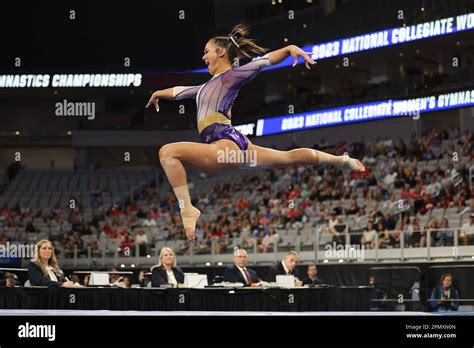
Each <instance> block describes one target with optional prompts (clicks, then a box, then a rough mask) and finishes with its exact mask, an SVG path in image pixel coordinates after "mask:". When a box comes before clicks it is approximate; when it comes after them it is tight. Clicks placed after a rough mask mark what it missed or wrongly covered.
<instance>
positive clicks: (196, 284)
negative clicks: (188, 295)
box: [184, 273, 208, 289]
mask: <svg viewBox="0 0 474 348" xmlns="http://www.w3.org/2000/svg"><path fill="white" fill-rule="evenodd" d="M207 285H208V282H207V274H197V273H184V287H186V288H196V289H203V288H204V287H206V286H207Z"/></svg>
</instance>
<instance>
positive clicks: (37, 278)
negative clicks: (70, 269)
mask: <svg viewBox="0 0 474 348" xmlns="http://www.w3.org/2000/svg"><path fill="white" fill-rule="evenodd" d="M56 277H57V278H58V281H57V282H56V281H54V280H51V279H49V276H48V275H44V274H43V271H42V270H41V267H40V266H38V265H37V264H36V263H34V262H33V261H32V262H30V263H29V264H28V279H29V280H30V284H31V285H32V286H60V285H61V284H62V283H64V281H65V278H64V273H63V272H62V271H61V274H60V275H56Z"/></svg>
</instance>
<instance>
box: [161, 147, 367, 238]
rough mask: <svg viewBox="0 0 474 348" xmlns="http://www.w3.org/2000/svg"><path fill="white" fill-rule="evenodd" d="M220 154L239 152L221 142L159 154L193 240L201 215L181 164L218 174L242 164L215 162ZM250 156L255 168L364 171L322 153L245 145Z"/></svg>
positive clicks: (350, 160) (353, 162)
mask: <svg viewBox="0 0 474 348" xmlns="http://www.w3.org/2000/svg"><path fill="white" fill-rule="evenodd" d="M220 151H226V152H227V153H229V151H235V152H238V151H241V149H240V148H239V147H238V146H237V144H236V143H235V142H233V141H231V140H227V139H221V140H218V141H215V142H213V143H211V144H200V143H193V142H179V143H171V144H167V145H165V146H163V147H162V148H161V149H160V152H159V158H160V163H161V166H162V167H163V169H164V171H165V173H166V176H167V178H168V181H169V182H170V184H171V186H172V188H173V191H174V193H175V195H176V198H177V200H178V204H179V207H180V213H181V218H182V221H183V226H184V230H185V233H186V237H187V238H188V239H190V240H193V239H194V237H195V229H196V222H197V220H198V219H199V216H200V215H201V212H200V211H199V209H197V208H196V207H194V206H193V205H192V203H191V199H190V195H189V189H188V182H187V177H186V171H185V168H184V163H187V164H189V165H191V166H193V167H196V168H198V169H200V170H202V171H205V172H209V171H211V172H218V171H225V170H232V169H237V168H238V167H240V166H242V163H222V161H218V156H219V152H220ZM249 151H253V152H254V158H255V159H256V165H257V166H264V167H268V166H274V165H294V164H308V165H324V164H326V165H333V166H337V167H338V168H343V167H346V168H348V169H350V170H354V171H365V168H364V166H363V164H362V163H361V162H360V161H358V160H356V159H353V158H350V157H349V156H347V155H344V156H334V155H331V154H328V153H325V152H322V151H318V150H314V149H310V148H299V149H294V150H289V151H279V150H274V149H269V148H265V147H261V146H257V145H254V144H252V143H251V142H250V141H249V143H248V148H247V151H246V152H247V153H248V152H249Z"/></svg>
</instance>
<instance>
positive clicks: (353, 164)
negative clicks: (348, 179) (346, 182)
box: [342, 155, 365, 172]
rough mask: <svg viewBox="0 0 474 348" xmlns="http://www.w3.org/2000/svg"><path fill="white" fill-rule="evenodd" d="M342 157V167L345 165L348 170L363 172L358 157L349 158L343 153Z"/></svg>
mask: <svg viewBox="0 0 474 348" xmlns="http://www.w3.org/2000/svg"><path fill="white" fill-rule="evenodd" d="M342 158H343V160H342V161H343V164H342V166H343V167H347V168H349V169H350V170H354V171H356V172H365V167H364V165H363V164H362V162H361V161H359V160H358V159H355V158H351V157H349V156H348V155H343V156H342Z"/></svg>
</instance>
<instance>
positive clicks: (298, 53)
mask: <svg viewBox="0 0 474 348" xmlns="http://www.w3.org/2000/svg"><path fill="white" fill-rule="evenodd" d="M288 48H289V50H290V55H291V56H292V57H293V60H294V64H293V66H296V64H298V57H303V59H304V65H305V66H306V68H308V69H309V70H311V67H310V64H311V65H314V64H316V62H315V61H314V60H313V59H312V58H311V57H310V56H309V54H308V53H311V52H305V51H303V50H302V49H301V48H299V47H298V46H295V45H290V46H289V47H288Z"/></svg>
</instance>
